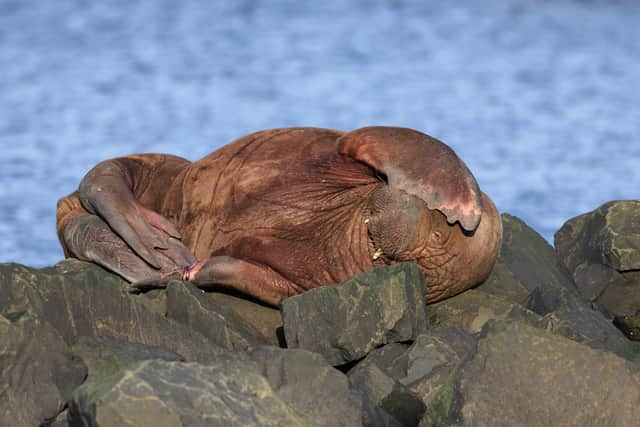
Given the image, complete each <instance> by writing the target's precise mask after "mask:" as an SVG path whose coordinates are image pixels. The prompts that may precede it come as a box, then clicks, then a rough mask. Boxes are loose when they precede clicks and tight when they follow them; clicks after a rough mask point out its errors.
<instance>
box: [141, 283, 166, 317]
mask: <svg viewBox="0 0 640 427" xmlns="http://www.w3.org/2000/svg"><path fill="white" fill-rule="evenodd" d="M134 297H135V298H136V300H137V302H139V303H140V304H143V305H144V306H145V307H147V308H148V309H149V310H151V311H153V312H155V313H158V314H160V315H162V316H165V315H166V314H167V292H166V290H165V289H150V290H148V291H146V292H144V293H141V294H138V295H134Z"/></svg>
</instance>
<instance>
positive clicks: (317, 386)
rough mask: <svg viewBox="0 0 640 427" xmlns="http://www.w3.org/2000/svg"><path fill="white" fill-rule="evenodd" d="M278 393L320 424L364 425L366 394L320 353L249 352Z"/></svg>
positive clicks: (260, 348)
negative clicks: (356, 390)
mask: <svg viewBox="0 0 640 427" xmlns="http://www.w3.org/2000/svg"><path fill="white" fill-rule="evenodd" d="M249 358H250V359H251V360H253V361H254V362H256V363H257V365H258V371H259V372H260V373H261V374H262V375H263V376H264V377H265V378H266V379H267V381H268V382H269V384H270V385H271V388H272V389H273V391H274V392H275V393H276V395H277V396H278V397H279V398H280V399H282V400H283V401H284V402H286V403H287V404H288V405H290V406H291V407H292V408H294V409H295V410H296V411H297V412H299V413H300V414H302V415H304V416H305V417H307V418H308V419H309V420H311V421H312V422H313V423H314V424H315V425H317V426H319V427H320V426H327V427H329V426H335V427H339V426H344V427H351V426H360V425H362V423H363V421H362V412H363V408H362V397H361V396H360V394H359V393H357V392H354V391H353V390H351V389H350V388H349V380H348V379H347V377H346V375H345V374H343V373H342V372H340V371H339V370H337V369H335V368H334V367H332V366H331V365H329V364H328V363H327V361H326V360H325V359H324V358H323V357H322V356H321V355H319V354H317V353H311V352H309V351H307V350H301V349H292V350H284V349H281V348H278V347H259V348H257V349H255V350H253V351H252V352H251V353H250V354H249Z"/></svg>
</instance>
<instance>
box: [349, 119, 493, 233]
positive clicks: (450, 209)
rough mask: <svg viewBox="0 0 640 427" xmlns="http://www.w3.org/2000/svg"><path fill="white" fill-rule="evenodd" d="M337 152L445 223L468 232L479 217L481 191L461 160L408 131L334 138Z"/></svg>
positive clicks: (373, 129) (377, 129)
mask: <svg viewBox="0 0 640 427" xmlns="http://www.w3.org/2000/svg"><path fill="white" fill-rule="evenodd" d="M337 151H338V153H340V154H343V155H347V156H350V157H352V158H354V159H356V160H358V161H360V162H363V163H365V164H367V165H369V166H370V167H372V168H373V169H375V170H376V171H378V172H379V173H380V174H384V175H385V176H386V179H387V181H388V183H389V185H391V186H393V187H396V188H399V189H401V190H403V191H405V192H407V193H409V194H412V195H414V196H417V197H419V198H421V199H422V200H424V201H425V202H426V203H427V207H428V208H429V209H437V210H439V211H440V212H442V213H443V214H445V216H446V217H447V220H448V222H449V223H451V224H453V223H455V222H456V221H459V222H460V224H461V225H462V227H463V228H464V229H465V230H467V231H473V230H475V229H476V227H477V226H478V224H479V223H480V217H481V215H482V193H481V192H480V188H479V187H478V183H477V182H476V180H475V178H474V177H473V175H472V174H471V172H470V171H469V169H468V168H467V166H466V165H465V164H464V162H463V161H462V160H460V158H459V157H458V156H457V155H456V154H455V153H454V152H453V150H452V149H451V148H449V147H448V146H447V145H445V144H444V143H442V142H440V141H438V140H437V139H435V138H432V137H430V136H428V135H425V134H423V133H420V132H417V131H415V130H411V129H405V128H394V127H382V126H374V127H366V128H362V129H358V130H355V131H353V132H349V133H346V134H345V135H343V136H342V137H340V138H339V139H338V146H337Z"/></svg>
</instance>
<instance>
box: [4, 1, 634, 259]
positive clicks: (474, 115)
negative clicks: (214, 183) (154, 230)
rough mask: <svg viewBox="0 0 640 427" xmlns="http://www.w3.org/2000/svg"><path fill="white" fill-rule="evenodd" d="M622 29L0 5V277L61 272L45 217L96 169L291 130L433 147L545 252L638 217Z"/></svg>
mask: <svg viewBox="0 0 640 427" xmlns="http://www.w3.org/2000/svg"><path fill="white" fill-rule="evenodd" d="M452 5H453V6H452ZM639 23H640V3H638V2H633V1H628V2H625V1H618V2H615V1H609V2H605V1H602V2H596V1H577V0H576V1H554V2H550V1H535V0H529V1H516V0H500V1H497V0H496V1H489V0H487V1H459V2H441V1H415V2H410V1H399V0H398V1H377V2H375V1H361V2H342V1H323V2H300V1H293V0H292V1H273V0H272V1H268V2H267V1H265V2H258V1H200V2H198V1H188V0H183V1H169V0H167V1H154V0H137V1H134V0H126V1H109V2H86V1H80V0H78V1H70V0H56V1H35V0H33V1H9V0H0V148H1V150H0V237H1V239H0V261H20V262H22V263H26V264H30V265H34V266H42V265H46V264H51V263H53V262H55V261H57V260H59V259H60V258H61V257H62V251H61V250H60V249H59V247H58V242H57V238H56V236H55V231H54V229H55V204H56V200H57V199H58V198H59V197H60V196H62V195H64V194H67V193H69V192H71V191H73V190H74V189H75V187H76V186H77V184H78V182H79V180H80V179H81V177H82V176H83V175H84V173H86V172H87V171H88V170H89V169H90V168H91V167H92V166H93V165H94V164H96V163H97V162H99V161H100V160H103V159H106V158H110V157H114V156H118V155H123V154H127V153H132V152H168V153H174V154H178V155H181V156H184V157H187V158H189V159H192V160H195V159H198V158H200V157H202V156H204V155H205V154H207V153H209V152H210V151H212V150H214V149H216V148H217V147H220V146H221V145H223V144H225V143H226V142H229V141H230V140H232V139H234V138H236V137H238V136H241V135H243V134H245V133H248V132H251V131H254V130H258V129H263V128H271V127H280V126H292V125H309V126H322V127H332V128H341V129H354V128H357V127H360V126H364V125H369V124H389V125H398V126H407V127H412V128H416V129H419V130H422V131H424V132H427V133H429V134H431V135H434V136H436V137H438V138H440V139H442V140H444V141H445V142H447V143H448V144H449V145H451V146H452V147H453V148H454V149H455V150H457V152H458V154H459V155H460V156H461V157H462V158H463V159H464V160H465V161H466V162H467V164H468V165H469V167H470V168H471V170H472V171H473V172H474V174H475V175H476V177H477V179H478V181H479V183H480V186H481V188H482V189H483V190H484V191H485V192H487V193H488V194H489V195H491V196H492V197H493V199H494V200H495V202H496V204H497V205H498V207H499V208H500V209H501V210H502V211H507V212H510V213H513V214H515V215H518V216H520V217H522V218H523V219H525V220H526V221H527V222H528V223H529V224H531V225H532V226H533V227H534V228H536V229H537V230H538V231H539V232H540V233H542V234H543V235H544V236H545V237H546V238H547V239H551V238H552V235H553V232H554V231H555V230H556V229H557V228H558V227H559V226H560V225H561V224H562V223H563V222H564V221H565V220H566V219H568V218H570V217H572V216H575V215H577V214H579V213H582V212H585V211H587V210H591V209H594V208H595V207H597V206H598V205H599V204H601V203H602V202H604V201H606V200H610V199H619V198H638V197H639V191H640V167H639V166H640V102H639V99H640V25H638V24H639Z"/></svg>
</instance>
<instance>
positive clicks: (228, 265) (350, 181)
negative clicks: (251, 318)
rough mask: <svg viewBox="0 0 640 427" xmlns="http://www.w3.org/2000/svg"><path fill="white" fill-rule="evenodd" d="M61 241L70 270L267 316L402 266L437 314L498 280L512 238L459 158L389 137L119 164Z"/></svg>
mask: <svg viewBox="0 0 640 427" xmlns="http://www.w3.org/2000/svg"><path fill="white" fill-rule="evenodd" d="M57 229H58V236H59V237H60V241H61V243H62V246H63V247H64V250H65V254H66V256H67V257H76V258H79V259H84V260H89V261H93V262H96V263H99V264H101V265H103V266H105V267H107V268H109V269H111V270H113V271H115V272H116V273H118V274H120V275H121V276H123V277H124V278H126V279H127V280H129V281H131V282H133V286H135V287H138V288H145V287H147V286H161V285H162V284H163V283H166V282H167V281H168V279H169V278H171V277H182V278H183V279H186V280H190V281H192V282H193V283H194V284H196V285H198V286H200V287H202V288H207V287H210V286H224V287H229V288H233V289H235V290H238V291H241V292H244V293H246V294H249V295H251V296H253V297H255V298H258V299H260V300H262V301H264V302H266V303H269V304H277V303H278V302H279V301H280V300H281V299H283V298H286V297H288V296H291V295H295V294H299V293H301V292H304V291H305V290H308V289H311V288H314V287H317V286H323V285H328V284H335V283H339V282H342V281H344V280H346V279H348V278H349V277H351V276H353V275H354V274H356V273H359V272H363V271H366V270H369V269H370V268H372V267H373V266H374V265H378V264H395V263H398V262H402V261H417V262H418V264H419V266H420V267H421V269H422V271H423V272H424V273H425V276H426V279H427V284H428V291H427V298H426V301H427V302H433V301H437V300H440V299H443V298H446V297H449V296H451V295H455V294H457V293H459V292H461V291H463V290H465V289H468V288H470V287H472V286H474V285H476V284H478V283H480V282H481V281H482V280H484V279H485V278H486V277H487V276H488V275H489V273H490V271H491V269H492V268H493V265H494V263H495V259H496V256H497V253H498V249H499V246H500V240H501V235H502V229H501V223H500V217H499V214H498V212H497V210H496V208H495V206H494V204H493V203H492V201H491V200H490V199H489V197H487V196H486V195H485V194H484V193H482V192H481V191H480V189H479V188H478V185H477V183H476V181H475V179H474V178H473V176H472V175H471V173H470V172H469V170H468V169H467V167H466V166H465V165H464V163H463V162H462V161H461V160H460V159H459V158H458V157H457V156H456V155H455V153H454V152H453V151H452V150H451V149H450V148H449V147H447V146H446V145H444V144H443V143H441V142H440V141H437V140H435V139H433V138H431V137H429V136H427V135H425V134H422V133H420V132H417V131H413V130H410V129H404V128H390V127H368V128H362V129H358V130H356V131H353V132H349V133H345V132H340V131H334V130H328V129H316V128H288V129H273V130H267V131H262V132H257V133H254V134H251V135H247V136H245V137H243V138H240V139H238V140H236V141H234V142H232V143H230V144H229V145H227V146H225V147H223V148H221V149H219V150H217V151H215V152H213V153H212V154H210V155H208V156H207V157H205V158H203V159H202V160H199V161H197V162H195V163H190V162H189V161H187V160H185V159H181V158H179V157H175V156H170V155H162V154H140V155H132V156H127V157H122V158H118V159H113V160H107V161H105V162H102V163H100V164H98V165H97V166H96V167H95V168H94V169H92V170H91V171H90V172H89V173H88V174H87V175H86V176H85V177H84V179H83V180H82V182H81V184H80V187H79V190H78V191H76V192H75V193H73V194H71V195H69V196H67V197H65V198H63V199H61V200H60V201H59V203H58V211H57ZM198 260H200V261H198Z"/></svg>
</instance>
